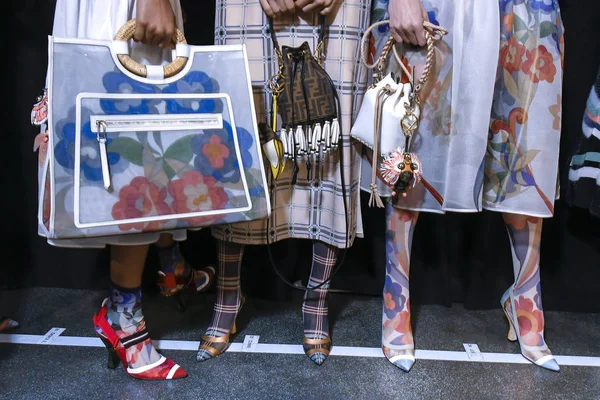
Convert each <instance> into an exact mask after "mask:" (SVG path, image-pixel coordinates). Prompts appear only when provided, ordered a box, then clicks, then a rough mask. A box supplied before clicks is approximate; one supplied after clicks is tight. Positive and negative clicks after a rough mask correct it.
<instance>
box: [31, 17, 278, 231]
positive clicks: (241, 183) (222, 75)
mask: <svg viewBox="0 0 600 400" xmlns="http://www.w3.org/2000/svg"><path fill="white" fill-rule="evenodd" d="M134 24H135V21H130V22H129V23H128V24H127V25H126V26H124V27H123V28H122V29H121V30H120V31H119V34H118V35H117V37H116V39H115V40H113V41H98V40H83V39H64V38H58V37H50V41H49V71H48V88H47V95H46V96H47V97H46V99H45V100H43V101H42V103H44V102H46V103H45V105H44V104H42V105H40V106H41V107H47V110H48V117H47V118H48V120H47V126H48V132H47V136H46V137H45V138H42V140H40V143H41V145H42V146H44V152H45V158H44V159H43V160H42V161H41V164H42V168H41V175H40V185H39V186H40V188H39V196H40V197H39V200H40V202H39V203H40V207H39V230H40V232H41V234H42V235H44V236H46V237H47V238H48V239H50V241H51V240H53V239H56V240H58V239H78V238H93V237H103V236H112V235H121V234H134V233H140V232H149V231H167V230H173V229H186V228H199V227H205V226H210V225H215V224H221V223H233V222H239V221H250V220H254V219H262V218H266V217H267V216H268V213H269V210H270V205H269V204H268V203H269V198H268V196H267V183H266V179H265V172H264V167H263V161H262V156H261V151H260V142H259V137H258V130H257V124H256V119H255V113H254V104H253V99H252V89H251V81H250V76H249V69H248V62H247V56H246V51H245V48H244V47H243V46H242V45H232V46H219V47H213V46H190V45H187V44H186V43H185V38H184V37H183V35H182V34H181V33H180V32H179V34H178V35H177V42H178V43H177V45H176V47H175V50H174V59H173V61H172V62H171V63H170V64H167V65H164V66H155V65H142V64H139V63H138V62H137V61H135V60H134V59H132V58H131V57H130V56H129V55H128V51H129V50H128V47H127V40H128V39H129V38H130V37H128V36H131V35H132V33H133V30H134ZM132 25H133V28H132Z"/></svg>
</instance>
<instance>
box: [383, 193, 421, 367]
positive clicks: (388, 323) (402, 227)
mask: <svg viewBox="0 0 600 400" xmlns="http://www.w3.org/2000/svg"><path fill="white" fill-rule="evenodd" d="M418 216H419V213H418V212H413V211H407V210H400V209H396V208H394V207H393V206H392V202H391V201H388V202H387V205H386V222H387V232H386V276H385V284H384V287H383V300H384V303H383V316H382V337H381V344H382V348H383V353H384V354H385V356H386V358H387V359H388V360H389V361H390V362H391V363H392V364H394V365H395V366H397V367H398V368H400V369H402V370H403V371H405V372H408V371H410V369H411V368H412V366H413V364H414V363H415V346H414V343H413V335H412V327H411V322H410V297H409V284H408V282H409V270H410V249H411V246H412V239H413V233H414V229H415V225H416V223H417V218H418Z"/></svg>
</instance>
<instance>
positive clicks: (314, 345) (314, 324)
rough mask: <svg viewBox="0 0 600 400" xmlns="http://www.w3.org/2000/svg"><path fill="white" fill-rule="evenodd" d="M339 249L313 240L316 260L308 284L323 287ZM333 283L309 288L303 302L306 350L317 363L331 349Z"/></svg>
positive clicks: (319, 362)
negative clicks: (330, 299) (330, 308)
mask: <svg viewBox="0 0 600 400" xmlns="http://www.w3.org/2000/svg"><path fill="white" fill-rule="evenodd" d="M337 255H338V249H337V248H336V247H334V246H331V245H328V244H325V243H323V242H319V241H315V242H314V243H313V263H312V269H311V272H310V278H309V280H308V287H315V286H319V285H320V284H321V283H323V282H325V281H326V280H327V279H329V277H330V276H331V271H332V269H333V267H334V266H335V263H336V260H337ZM328 292H329V283H326V284H325V285H323V286H321V287H320V288H318V289H314V290H307V291H306V292H305V294H304V302H303V303H302V319H303V321H304V352H305V353H306V355H307V356H308V357H309V358H310V359H311V360H312V361H313V362H314V363H315V364H317V365H321V364H323V362H324V361H325V359H326V358H327V356H329V351H330V349H331V338H330V337H329V321H328V320H327V316H328V308H327V294H328Z"/></svg>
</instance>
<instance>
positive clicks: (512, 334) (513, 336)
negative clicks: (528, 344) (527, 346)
mask: <svg viewBox="0 0 600 400" xmlns="http://www.w3.org/2000/svg"><path fill="white" fill-rule="evenodd" d="M509 302H510V288H509V289H508V290H507V291H506V292H505V293H504V294H503V295H502V299H500V306H502V311H503V312H504V316H505V317H506V320H507V321H508V335H506V338H507V339H508V340H510V341H511V342H516V341H517V339H518V338H517V330H516V329H515V325H514V323H513V319H512V318H511V316H510V315H508V311H507V308H508V304H509ZM511 310H512V307H511Z"/></svg>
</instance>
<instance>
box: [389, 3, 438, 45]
mask: <svg viewBox="0 0 600 400" xmlns="http://www.w3.org/2000/svg"><path fill="white" fill-rule="evenodd" d="M388 7H389V10H388V11H389V13H390V28H391V30H392V36H393V37H394V39H396V42H398V43H402V42H405V43H412V44H414V45H419V46H424V45H425V43H426V42H425V29H424V28H423V22H424V21H428V20H429V17H428V16H427V11H426V10H425V8H423V5H422V4H421V1H420V0H390V4H389V6H388Z"/></svg>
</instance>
